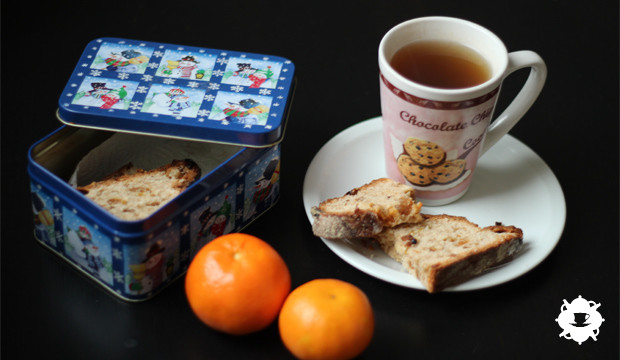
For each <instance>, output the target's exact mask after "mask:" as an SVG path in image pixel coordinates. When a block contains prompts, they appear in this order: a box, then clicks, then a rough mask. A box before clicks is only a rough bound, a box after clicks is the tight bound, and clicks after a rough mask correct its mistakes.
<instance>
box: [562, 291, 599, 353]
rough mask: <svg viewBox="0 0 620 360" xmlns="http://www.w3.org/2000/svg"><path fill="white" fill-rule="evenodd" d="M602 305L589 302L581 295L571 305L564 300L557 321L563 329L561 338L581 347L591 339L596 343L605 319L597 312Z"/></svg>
mask: <svg viewBox="0 0 620 360" xmlns="http://www.w3.org/2000/svg"><path fill="white" fill-rule="evenodd" d="M600 306H601V304H600V303H599V304H597V303H595V302H594V301H588V300H586V299H584V298H582V297H581V295H579V297H577V298H576V299H574V300H573V301H572V302H571V303H570V304H569V303H568V302H567V301H566V300H564V304H562V307H561V308H560V310H561V312H560V315H559V316H558V317H557V318H556V319H555V321H556V322H557V323H558V325H560V327H561V328H562V330H563V331H562V333H560V337H563V338H565V339H568V340H575V341H576V342H577V343H578V344H579V345H581V344H582V343H583V342H584V341H586V340H588V339H589V338H592V339H594V341H596V337H597V336H598V334H599V328H600V326H601V324H602V323H603V321H605V319H603V317H602V316H601V314H600V313H599V312H598V311H597V309H598V308H599V307H600Z"/></svg>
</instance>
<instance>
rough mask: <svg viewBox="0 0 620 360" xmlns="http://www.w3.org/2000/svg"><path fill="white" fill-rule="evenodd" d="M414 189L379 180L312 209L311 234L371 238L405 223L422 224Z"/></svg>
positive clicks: (329, 237) (327, 236) (338, 237)
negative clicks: (388, 228) (385, 229)
mask: <svg viewBox="0 0 620 360" xmlns="http://www.w3.org/2000/svg"><path fill="white" fill-rule="evenodd" d="M421 207H422V203H420V202H417V201H416V199H415V192H414V189H413V188H412V187H411V186H408V185H404V184H401V183H398V182H396V181H393V180H391V179H388V178H380V179H376V180H373V181H372V182H370V183H368V184H365V185H363V186H361V187H358V188H355V189H353V190H351V191H349V192H347V193H346V194H345V195H344V196H342V197H339V198H332V199H328V200H325V201H323V202H321V203H320V204H319V205H318V206H315V207H313V208H312V209H311V214H312V217H313V222H312V232H313V233H314V235H316V236H319V237H323V238H326V239H351V238H359V237H371V236H373V235H375V234H377V233H379V232H381V231H382V230H383V228H384V227H392V226H396V225H398V224H402V223H416V222H419V221H422V220H423V218H422V216H421V215H420V208H421Z"/></svg>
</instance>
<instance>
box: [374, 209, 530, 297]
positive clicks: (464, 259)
mask: <svg viewBox="0 0 620 360" xmlns="http://www.w3.org/2000/svg"><path fill="white" fill-rule="evenodd" d="M423 216H424V220H423V221H421V222H418V223H415V224H402V225H398V226H395V227H392V228H384V229H383V231H382V232H381V233H379V234H377V235H375V236H374V238H375V239H376V240H377V241H378V242H379V244H380V245H381V248H382V249H383V251H384V252H385V253H387V254H388V255H389V256H390V257H392V258H393V259H394V260H396V261H398V262H399V263H401V264H402V266H403V267H404V268H405V269H406V270H407V271H408V272H409V273H411V274H412V275H414V276H415V277H416V278H417V279H418V280H419V281H420V282H421V283H422V285H423V286H424V287H425V288H426V290H427V291H428V292H430V293H436V292H439V291H441V290H443V289H445V288H446V287H449V286H453V285H457V284H459V283H462V282H464V281H466V280H468V279H471V278H472V277H474V276H476V275H479V274H481V273H483V272H484V271H486V270H488V269H489V268H491V267H493V266H495V265H498V264H500V263H503V262H505V261H507V260H509V259H510V258H512V257H513V256H514V255H515V254H516V253H517V252H518V251H519V249H520V248H521V246H522V243H523V232H522V230H521V229H519V228H517V227H514V226H504V225H501V224H499V223H497V224H496V225H494V226H488V227H484V228H481V227H479V226H478V225H476V224H474V223H472V222H470V221H469V220H467V219H466V218H465V217H461V216H451V215H423Z"/></svg>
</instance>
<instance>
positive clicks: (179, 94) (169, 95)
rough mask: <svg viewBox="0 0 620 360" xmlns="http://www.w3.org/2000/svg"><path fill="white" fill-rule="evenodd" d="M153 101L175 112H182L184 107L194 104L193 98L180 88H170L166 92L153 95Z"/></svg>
mask: <svg viewBox="0 0 620 360" xmlns="http://www.w3.org/2000/svg"><path fill="white" fill-rule="evenodd" d="M153 102H154V103H155V104H156V105H157V106H159V107H161V108H164V109H167V110H168V111H169V112H171V113H173V114H176V115H178V114H180V113H181V112H182V111H183V110H184V109H187V108H190V107H191V106H192V104H191V100H190V98H189V96H187V94H185V91H183V89H180V88H174V89H170V90H168V91H167V92H165V93H160V94H157V95H155V96H153Z"/></svg>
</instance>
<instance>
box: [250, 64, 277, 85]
mask: <svg viewBox="0 0 620 360" xmlns="http://www.w3.org/2000/svg"><path fill="white" fill-rule="evenodd" d="M272 76H273V71H271V66H267V69H265V70H256V71H255V72H254V73H252V74H251V75H249V76H248V79H250V81H252V84H251V85H250V88H259V87H261V85H263V84H264V83H265V81H267V80H268V79H271V77H272Z"/></svg>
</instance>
